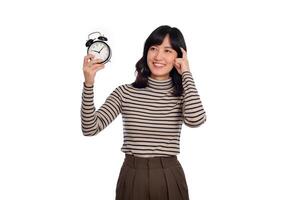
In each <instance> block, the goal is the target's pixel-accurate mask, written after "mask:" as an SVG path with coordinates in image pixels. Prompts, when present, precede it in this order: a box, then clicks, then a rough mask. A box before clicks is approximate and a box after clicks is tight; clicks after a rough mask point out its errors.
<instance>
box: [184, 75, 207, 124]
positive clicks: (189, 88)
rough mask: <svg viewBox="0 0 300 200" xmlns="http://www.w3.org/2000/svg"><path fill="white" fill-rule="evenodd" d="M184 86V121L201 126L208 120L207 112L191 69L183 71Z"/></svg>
mask: <svg viewBox="0 0 300 200" xmlns="http://www.w3.org/2000/svg"><path fill="white" fill-rule="evenodd" d="M182 86H183V89H184V92H183V104H182V114H183V117H184V120H183V122H184V124H185V125H187V126H188V127H191V128H195V127H199V126H200V125H201V124H203V123H204V122H205V121H206V113H205V110H204V109H203V105H202V102H201V100H200V96H199V94H198V91H197V89H196V87H195V83H194V79H193V76H192V73H191V72H190V71H185V72H183V73H182Z"/></svg>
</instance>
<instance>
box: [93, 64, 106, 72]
mask: <svg viewBox="0 0 300 200" xmlns="http://www.w3.org/2000/svg"><path fill="white" fill-rule="evenodd" d="M103 66H104V64H103V63H101V64H100V63H97V64H94V65H93V67H92V70H96V69H97V68H99V67H103Z"/></svg>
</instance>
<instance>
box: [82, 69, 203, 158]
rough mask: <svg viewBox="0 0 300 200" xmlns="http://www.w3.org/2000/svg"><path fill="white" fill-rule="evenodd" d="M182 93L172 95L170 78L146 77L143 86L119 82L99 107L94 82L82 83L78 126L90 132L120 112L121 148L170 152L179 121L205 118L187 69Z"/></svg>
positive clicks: (175, 150) (193, 123)
mask: <svg viewBox="0 0 300 200" xmlns="http://www.w3.org/2000/svg"><path fill="white" fill-rule="evenodd" d="M182 84H183V88H184V92H183V95H182V96H180V97H174V96H173V95H172V90H173V89H174V87H173V84H172V79H171V78H169V79H167V80H155V79H152V78H151V77H149V78H148V86H147V87H146V88H134V87H133V86H132V85H131V84H124V85H120V86H118V87H117V88H115V89H114V91H113V92H112V93H111V94H110V95H109V96H108V97H107V99H106V100H105V102H104V103H103V104H102V105H101V107H100V108H99V109H98V110H96V109H95V106H94V92H93V89H94V86H87V85H86V84H85V83H83V92H82V105H81V128H82V132H83V134H84V135H85V136H94V135H96V134H98V133H99V132H101V131H102V130H103V129H105V127H107V126H108V125H109V124H110V123H111V122H112V121H113V120H114V119H115V118H116V117H117V116H118V115H119V114H120V113H121V115H122V119H123V135H124V141H123V146H122V147H121V151H122V152H124V153H126V154H131V155H135V156H139V157H155V156H171V155H177V154H179V153H180V133H181V128H182V124H183V123H184V124H185V125H186V126H188V127H193V128H194V127H199V126H200V125H201V124H203V123H204V122H205V121H206V113H205V110H204V109H203V105H202V102H201V100H200V96H199V94H198V92H197V89H196V87H195V83H194V80H193V77H192V74H191V72H189V71H186V72H183V73H182Z"/></svg>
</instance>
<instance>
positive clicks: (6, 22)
mask: <svg viewBox="0 0 300 200" xmlns="http://www.w3.org/2000/svg"><path fill="white" fill-rule="evenodd" d="M0 4H1V5H0V20H1V31H0V35H1V36H0V49H1V52H0V53H1V54H0V55H1V63H0V67H1V73H0V87H1V98H0V115H1V116H0V117H1V121H0V123H1V126H0V134H1V135H0V159H1V160H0V162H1V163H0V199H3V200H11V199H14V200H20V199H31V200H40V199H43V200H53V199H57V200H59V199H73V200H75V199H88V200H96V199H114V195H115V187H116V181H117V178H118V175H119V170H120V167H121V164H122V162H123V158H124V154H123V153H122V152H121V151H120V149H121V145H122V141H123V135H122V134H123V133H122V119H121V115H119V116H118V118H117V119H116V120H115V121H113V122H112V123H111V124H110V125H109V126H108V127H107V128H106V129H105V130H104V131H103V132H101V133H100V134H98V135H97V136H95V137H84V136H83V135H82V133H81V127H80V105H81V92H82V86H83V85H82V83H83V81H84V77H83V72H82V62H83V57H84V55H85V54H86V47H85V42H86V40H87V35H88V34H89V33H91V32H93V31H101V32H102V33H103V34H104V35H105V36H107V37H108V39H109V40H108V42H109V44H110V45H111V47H112V50H113V56H112V60H111V62H110V63H109V64H107V65H106V67H105V69H103V70H101V71H99V72H98V74H97V76H96V81H95V106H96V107H97V108H99V107H100V106H101V104H102V103H104V100H105V99H106V97H107V96H108V95H109V94H110V93H111V92H112V90H113V89H114V88H115V87H117V86H118V85H120V84H125V83H131V82H133V81H134V78H135V75H134V70H135V63H136V62H137V60H138V59H139V58H140V57H141V56H142V50H143V45H144V41H145V39H146V38H147V37H148V35H149V34H150V33H151V32H152V31H153V30H154V29H155V28H156V27H158V26H160V25H165V24H167V25H171V26H175V27H178V28H179V29H180V30H181V31H182V33H183V34H184V36H185V39H186V43H187V48H188V59H189V62H190V69H191V72H192V74H193V77H194V80H195V83H196V87H197V89H198V92H199V94H200V97H201V100H202V103H203V105H204V108H205V110H206V112H207V122H206V123H205V124H203V125H202V126H200V127H199V128H194V129H192V128H188V127H186V126H183V129H182V135H181V153H180V155H179V156H178V159H179V160H180V162H181V163H182V166H183V168H184V170H185V174H186V179H187V182H188V186H189V193H190V199H192V200H198V199H201V200H223V199H230V200H254V199H255V200H266V199H272V200H274V199H283V200H286V199H288V200H296V199H297V200H299V199H300V189H299V188H300V170H299V169H300V161H299V159H300V155H299V154H300V147H299V142H300V137H299V134H300V128H299V113H300V106H299V101H300V95H299V85H300V81H299V72H298V68H299V67H300V59H299V55H300V39H299V38H300V37H299V35H300V28H299V24H300V20H299V19H300V14H299V13H300V12H299V10H300V7H299V5H298V4H297V1H289V0H285V1H283V0H282V1H271V0H270V1H267V0H252V1H237V0H236V1H233V0H230V1H216V0H210V1H190V2H189V1H174V0H172V1H162V0H160V1H156V0H152V1H136V2H135V1H113V0H107V1H99V0H98V1H81V2H79V1H77V2H76V1H53V0H52V1H44V2H43V1H33V0H28V1H20V0H19V1H13V0H12V1H7V2H6V3H4V2H3V1H2V2H1V3H0Z"/></svg>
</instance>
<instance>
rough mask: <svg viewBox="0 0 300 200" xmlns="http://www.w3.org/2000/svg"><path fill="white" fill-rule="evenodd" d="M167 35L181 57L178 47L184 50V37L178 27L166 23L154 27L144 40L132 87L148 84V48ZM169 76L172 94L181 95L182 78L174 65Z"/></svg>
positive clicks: (158, 42) (160, 41)
mask: <svg viewBox="0 0 300 200" xmlns="http://www.w3.org/2000/svg"><path fill="white" fill-rule="evenodd" d="M167 35H169V37H170V43H171V47H172V48H173V49H174V50H175V51H176V52H177V57H178V58H181V57H182V52H181V49H180V47H182V48H183V49H184V50H185V51H186V45H185V41H184V37H183V35H182V33H181V31H180V30H179V29H178V28H176V27H170V26H167V25H163V26H159V27H158V28H156V29H155V30H154V31H153V32H152V33H151V34H150V35H149V37H148V38H147V40H146V41H145V45H144V51H143V57H142V58H141V59H140V60H139V61H138V62H137V63H136V65H135V68H136V71H135V72H136V73H137V76H136V80H135V81H134V82H133V83H132V84H131V85H132V86H133V87H135V88H145V87H146V86H147V85H148V77H149V76H150V75H151V71H150V69H149V66H148V64H147V53H148V50H149V48H150V47H151V46H153V45H160V44H161V43H162V42H163V40H164V38H165V37H166V36H167ZM170 77H171V78H172V82H173V85H174V91H173V95H174V96H181V95H182V92H183V87H182V78H181V75H180V74H179V73H178V72H177V70H176V68H175V67H173V69H172V70H171V71H170Z"/></svg>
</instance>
